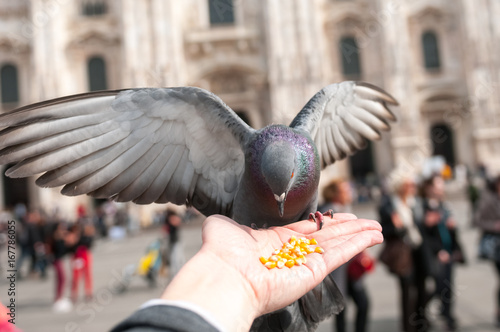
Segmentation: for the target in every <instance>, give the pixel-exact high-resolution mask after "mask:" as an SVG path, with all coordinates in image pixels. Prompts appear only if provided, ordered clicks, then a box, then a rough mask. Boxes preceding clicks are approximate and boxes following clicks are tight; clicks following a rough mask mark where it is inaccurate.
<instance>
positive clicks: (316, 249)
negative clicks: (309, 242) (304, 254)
mask: <svg viewBox="0 0 500 332" xmlns="http://www.w3.org/2000/svg"><path fill="white" fill-rule="evenodd" d="M314 252H317V253H318V254H322V253H324V252H325V250H324V249H323V248H321V247H316V248H314Z"/></svg>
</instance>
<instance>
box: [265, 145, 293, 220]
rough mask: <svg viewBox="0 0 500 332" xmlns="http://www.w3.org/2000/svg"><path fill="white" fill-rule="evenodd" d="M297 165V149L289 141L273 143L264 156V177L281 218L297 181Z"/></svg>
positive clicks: (266, 149)
mask: <svg viewBox="0 0 500 332" xmlns="http://www.w3.org/2000/svg"><path fill="white" fill-rule="evenodd" d="M296 164H297V157H296V153H295V149H294V147H293V145H292V144H291V143H290V142H288V141H277V142H273V143H272V144H269V145H268V146H267V147H266V148H265V150H264V153H263V154H262V159H261V165H260V166H261V171H262V175H263V176H264V179H265V181H266V182H267V184H268V185H269V188H270V189H271V191H272V193H273V194H274V199H275V200H276V203H277V204H278V209H279V214H280V217H283V213H284V209H285V201H286V197H287V195H288V192H289V191H290V189H291V188H292V186H293V184H294V182H295V179H296Z"/></svg>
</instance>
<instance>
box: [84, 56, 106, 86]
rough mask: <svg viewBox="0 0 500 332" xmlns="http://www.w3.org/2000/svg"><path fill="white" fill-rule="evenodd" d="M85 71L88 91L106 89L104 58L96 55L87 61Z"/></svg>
mask: <svg viewBox="0 0 500 332" xmlns="http://www.w3.org/2000/svg"><path fill="white" fill-rule="evenodd" d="M87 72H88V81H89V91H97V90H106V89H107V88H108V84H107V81H106V63H105V62H104V59H103V58H101V57H99V56H96V57H92V58H90V59H89V61H88V62H87Z"/></svg>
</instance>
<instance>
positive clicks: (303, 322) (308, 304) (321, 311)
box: [251, 275, 345, 332]
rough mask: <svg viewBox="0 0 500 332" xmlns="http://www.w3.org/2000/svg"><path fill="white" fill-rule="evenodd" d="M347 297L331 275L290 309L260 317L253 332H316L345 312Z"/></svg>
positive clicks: (290, 306) (291, 305)
mask: <svg viewBox="0 0 500 332" xmlns="http://www.w3.org/2000/svg"><path fill="white" fill-rule="evenodd" d="M344 305H345V304H344V297H343V296H342V293H341V292H340V290H339V288H338V287H337V284H336V283H335V281H334V280H333V278H332V277H331V275H328V276H327V277H326V278H325V279H324V280H323V281H322V282H321V283H320V284H319V285H318V286H316V287H315V288H314V289H313V290H311V291H310V292H308V293H307V294H306V295H304V296H303V297H301V298H300V299H299V300H297V301H295V302H293V303H292V304H290V305H289V306H287V307H285V308H283V309H280V310H277V311H275V312H271V313H269V314H266V315H264V316H261V317H258V318H257V319H256V320H255V321H254V323H253V325H252V328H251V331H259V332H271V331H272V332H278V331H286V332H299V331H300V332H302V331H308V332H312V331H315V330H316V328H317V327H318V325H319V323H320V322H322V321H323V320H325V319H327V318H328V317H330V316H332V315H336V314H338V313H339V312H341V311H342V310H343V309H344Z"/></svg>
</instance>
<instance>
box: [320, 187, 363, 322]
mask: <svg viewBox="0 0 500 332" xmlns="http://www.w3.org/2000/svg"><path fill="white" fill-rule="evenodd" d="M323 198H324V200H325V203H324V204H323V205H322V206H321V207H320V208H319V210H320V211H327V210H329V209H332V210H333V211H334V212H335V213H348V212H349V213H350V212H351V203H352V191H351V185H350V184H349V182H348V181H346V180H343V179H336V180H332V181H331V182H330V183H329V184H328V185H327V186H326V187H325V188H324V189H323ZM359 255H362V253H360V254H359ZM357 258H358V256H356V257H355V258H353V260H352V261H351V262H348V263H346V264H344V265H341V266H340V267H338V268H337V269H335V270H334V271H333V272H332V276H333V279H334V280H335V283H336V284H337V286H338V287H339V289H340V291H341V292H342V295H344V298H347V296H349V297H351V298H352V299H353V301H354V303H355V304H356V307H357V311H356V330H355V331H356V332H364V331H366V330H367V323H368V310H369V298H368V293H367V291H366V287H365V284H364V278H363V277H362V275H356V276H354V275H353V274H349V264H351V263H352V262H354V261H356V259H357ZM345 312H346V309H344V310H343V311H342V312H340V313H339V314H338V315H337V316H336V320H335V327H336V331H337V332H344V331H346V313H345Z"/></svg>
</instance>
